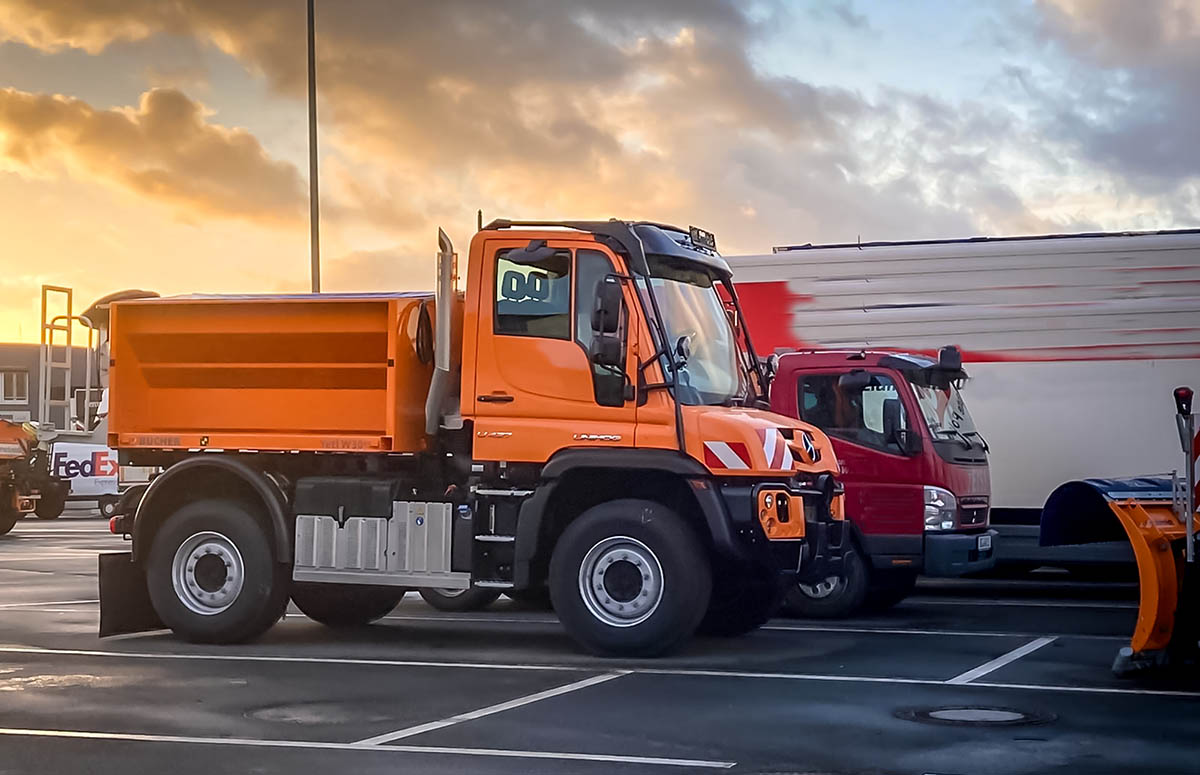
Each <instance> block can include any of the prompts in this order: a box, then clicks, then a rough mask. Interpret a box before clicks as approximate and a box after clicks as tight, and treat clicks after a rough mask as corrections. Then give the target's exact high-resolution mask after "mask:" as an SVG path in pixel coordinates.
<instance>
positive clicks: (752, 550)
mask: <svg viewBox="0 0 1200 775" xmlns="http://www.w3.org/2000/svg"><path fill="white" fill-rule="evenodd" d="M718 489H719V492H720V495H721V501H722V505H723V506H724V510H725V512H726V514H728V516H729V520H730V524H731V525H732V526H733V533H734V535H736V537H737V541H736V543H737V545H738V546H737V550H736V551H735V552H725V551H721V547H719V546H718V547H717V548H718V551H719V553H721V554H723V555H725V556H726V557H727V559H733V555H735V554H736V555H737V556H738V557H739V558H740V560H741V564H747V563H748V564H753V565H757V566H759V567H763V566H766V567H769V568H770V569H771V570H773V571H774V572H776V573H777V574H779V575H780V576H782V577H785V580H786V581H788V582H789V583H790V582H795V581H797V580H799V581H802V582H804V583H809V582H812V581H818V580H820V579H824V578H827V577H828V576H831V575H835V574H837V573H839V572H840V571H841V566H842V556H843V555H844V554H845V550H846V548H847V547H848V546H849V527H848V526H847V523H846V521H845V520H835V519H833V515H832V513H831V512H830V509H829V505H828V503H827V502H826V499H825V497H824V495H823V494H822V493H821V492H820V491H818V490H815V489H809V488H807V487H797V486H795V484H794V483H791V482H761V483H756V484H754V485H745V484H741V483H740V482H729V481H726V482H722V483H721V484H720V485H719V487H718ZM766 489H769V490H771V491H780V490H783V491H786V492H787V494H788V496H789V497H790V498H791V499H793V500H795V501H796V502H803V503H804V504H805V506H806V507H805V508H804V511H803V514H804V536H803V537H802V538H794V539H786V540H774V541H773V540H769V539H768V538H767V535H766V532H765V530H764V528H763V525H762V524H760V522H759V518H758V513H757V504H758V495H759V492H760V490H766ZM810 505H811V506H812V507H810ZM799 511H800V510H799V509H794V510H793V518H798V517H799V516H800V515H799V513H798V512H799Z"/></svg>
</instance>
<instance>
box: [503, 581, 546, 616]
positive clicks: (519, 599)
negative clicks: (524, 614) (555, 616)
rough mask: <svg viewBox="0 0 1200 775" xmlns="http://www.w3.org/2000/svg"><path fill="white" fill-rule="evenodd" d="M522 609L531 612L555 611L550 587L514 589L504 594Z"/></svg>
mask: <svg viewBox="0 0 1200 775" xmlns="http://www.w3.org/2000/svg"><path fill="white" fill-rule="evenodd" d="M504 595H505V597H508V598H509V599H511V600H512V601H513V602H515V603H517V604H518V605H520V606H521V607H522V608H527V609H529V610H531V611H553V610H554V603H553V601H551V600H550V587H548V586H546V585H544V584H542V585H540V586H537V587H530V588H528V589H513V590H509V591H508V592H505V593H504Z"/></svg>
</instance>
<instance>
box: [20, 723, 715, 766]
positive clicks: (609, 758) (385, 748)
mask: <svg viewBox="0 0 1200 775" xmlns="http://www.w3.org/2000/svg"><path fill="white" fill-rule="evenodd" d="M0 735H9V736H11V737H49V738H67V739H75V740H120V741H125V742H135V743H183V744H188V745H224V746H241V747H249V748H306V749H309V750H319V751H358V752H359V753H362V752H364V751H366V752H371V753H381V752H386V753H389V754H393V753H415V754H443V755H451V756H491V757H502V758H508V759H553V760H557V761H582V762H604V763H606V764H659V765H665V766H668V767H703V768H706V769H719V770H727V769H730V768H732V767H734V766H736V765H737V762H722V761H711V760H706V759H669V758H663V757H657V756H621V755H617V754H594V753H571V752H559V751H519V750H507V749H503V748H448V747H444V746H432V745H430V746H425V745H359V744H358V743H322V742H315V741H312V740H254V739H246V738H238V737H185V736H182V735H141V734H131V733H125V732H83V731H75V730H66V729H15V728H4V727H0Z"/></svg>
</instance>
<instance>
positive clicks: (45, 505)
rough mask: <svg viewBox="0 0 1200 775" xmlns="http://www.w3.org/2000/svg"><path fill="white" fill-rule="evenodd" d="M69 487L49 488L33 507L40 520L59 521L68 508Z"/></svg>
mask: <svg viewBox="0 0 1200 775" xmlns="http://www.w3.org/2000/svg"><path fill="white" fill-rule="evenodd" d="M68 489H69V488H67V487H47V488H46V489H45V490H43V491H42V497H40V498H38V500H37V503H36V504H35V505H34V507H33V513H34V514H36V515H37V518H38V519H58V518H59V517H61V516H62V513H63V509H65V508H66V507H67V490H68Z"/></svg>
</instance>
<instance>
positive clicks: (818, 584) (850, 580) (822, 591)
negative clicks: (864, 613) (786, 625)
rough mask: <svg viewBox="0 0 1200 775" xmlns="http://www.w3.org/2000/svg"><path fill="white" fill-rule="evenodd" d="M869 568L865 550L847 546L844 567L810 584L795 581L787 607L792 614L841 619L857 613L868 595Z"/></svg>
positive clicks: (786, 600) (785, 607)
mask: <svg viewBox="0 0 1200 775" xmlns="http://www.w3.org/2000/svg"><path fill="white" fill-rule="evenodd" d="M868 574H869V571H868V570H867V565H866V562H865V561H864V559H863V556H862V554H860V553H859V552H858V550H857V549H848V550H847V551H846V553H845V555H844V556H843V558H842V570H841V572H840V573H839V574H837V575H835V576H828V577H826V578H824V579H821V580H820V581H815V582H813V583H811V584H796V585H795V586H793V587H792V588H791V589H790V590H788V593H787V598H786V599H785V601H784V610H785V611H787V612H788V613H789V614H791V615H793V616H803V617H809V618H813V619H841V618H844V617H847V616H850V615H852V614H854V613H857V612H858V610H859V609H860V608H862V605H863V601H865V600H866V599H867V588H868V584H869V579H868Z"/></svg>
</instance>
